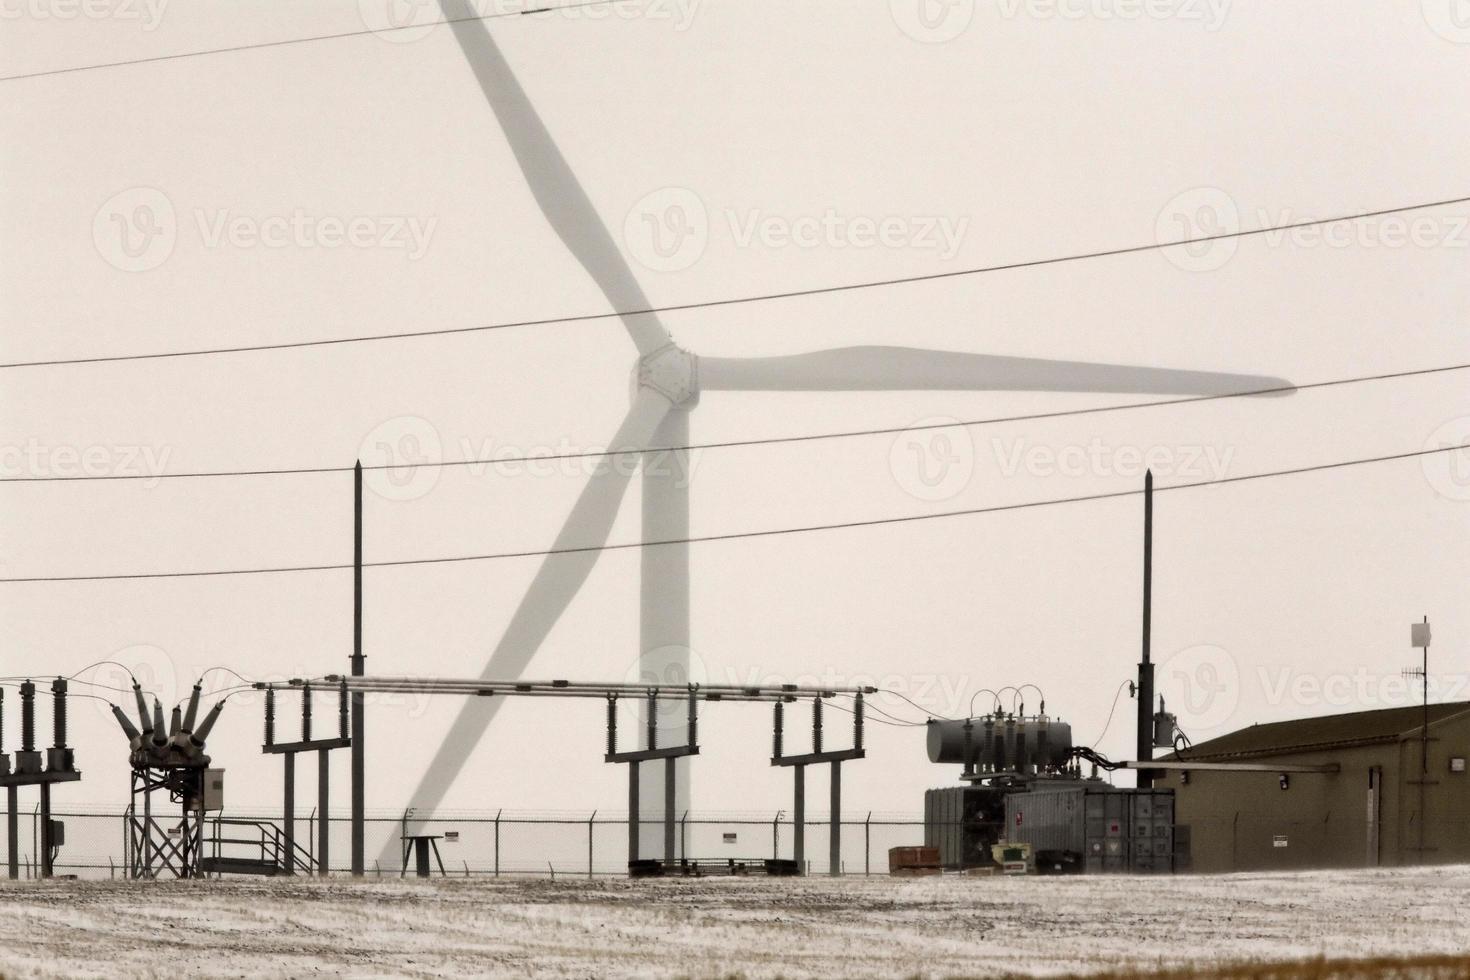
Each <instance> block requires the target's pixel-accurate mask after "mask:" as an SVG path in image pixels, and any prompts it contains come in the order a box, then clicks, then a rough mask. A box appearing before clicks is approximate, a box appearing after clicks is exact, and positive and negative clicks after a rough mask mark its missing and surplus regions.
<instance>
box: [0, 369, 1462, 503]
mask: <svg viewBox="0 0 1470 980" xmlns="http://www.w3.org/2000/svg"><path fill="white" fill-rule="evenodd" d="M1465 370H1470V364H1449V365H1444V366H1442V367H1432V368H1419V369H1416V370H1412V371H1392V372H1388V373H1384V374H1367V375H1358V376H1356V377H1351V378H1334V379H1332V380H1329V381H1313V382H1311V383H1308V384H1299V385H1279V386H1277V387H1274V388H1254V389H1251V390H1249V391H1232V392H1225V393H1223V394H1213V395H1186V396H1184V397H1182V398H1165V399H1158V400H1154V401H1145V402H1125V403H1123V404H1121V405H1094V406H1092V407H1090V408H1072V409H1060V410H1057V411H1053V412H1031V413H1027V414H1025V415H998V416H992V417H990V418H983V419H969V420H968V421H960V420H955V421H953V422H929V423H925V424H923V425H900V426H892V427H888V428H876V429H846V430H842V431H838V432H814V433H807V434H805V435H798V436H768V437H765V438H760V439H729V440H723V441H719V442H696V443H687V444H685V445H680V446H653V447H648V448H645V449H623V450H619V449H598V450H586V451H583V452H572V453H541V454H538V455H524V456H495V457H477V458H474V459H451V460H427V461H425V462H422V463H370V464H368V465H366V466H364V467H363V470H364V471H371V470H407V469H418V468H419V467H423V468H425V469H442V468H448V467H459V466H511V465H519V464H522V463H548V462H556V461H558V460H575V459H601V458H605V457H609V456H650V455H656V454H658V453H667V452H696V451H699V450H704V449H738V448H744V447H748V446H771V445H778V444H782V443H801V442H816V441H819V440H828V439H853V438H858V437H861V436H881V435H895V434H897V433H901V432H927V431H930V430H933V429H956V428H968V427H971V426H980V425H1000V424H1002V423H1007V422H1036V421H1041V420H1045V419H1056V418H1069V417H1072V416H1078V415H1100V414H1102V413H1104V412H1124V411H1131V410H1133V409H1139V408H1162V407H1164V406H1168V405H1189V404H1193V403H1195V402H1209V401H1221V400H1224V399H1229V398H1248V397H1250V396H1253V395H1279V394H1283V393H1286V392H1292V391H1313V390H1316V389H1318V388H1334V387H1339V386H1342V385H1350V384H1361V383H1363V382H1366V381H1390V380H1393V379H1396V378H1414V377H1423V376H1425V375H1430V374H1444V373H1446V372H1450V371H1465ZM353 469H354V467H352V466H294V467H292V466H286V467H275V468H264V469H236V470H194V471H189V472H182V473H98V474H85V473H84V474H80V475H77V476H6V477H0V483H93V482H98V481H117V480H148V481H157V480H186V479H203V478H209V477H247V476H303V475H310V474H320V473H351V472H352V471H353Z"/></svg>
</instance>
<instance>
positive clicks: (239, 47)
mask: <svg viewBox="0 0 1470 980" xmlns="http://www.w3.org/2000/svg"><path fill="white" fill-rule="evenodd" d="M612 2H614V0H584V2H581V3H565V4H556V5H548V4H541V5H539V6H536V7H533V8H530V9H526V10H502V11H499V12H497V13H492V14H477V15H475V16H472V17H451V18H443V19H440V20H434V21H425V22H424V23H422V24H412V23H410V24H402V25H398V26H393V27H377V28H367V29H365V30H360V31H338V32H336V33H335V34H313V35H311V36H309V37H291V38H284V39H282V40H279V41H259V42H256V43H254V44H235V45H231V46H230V47H226V48H205V49H203V50H200V51H180V52H178V53H177V54H160V55H155V56H153V57H151V58H129V59H128V60H126V61H101V62H97V63H95V64H90V65H74V66H72V67H70V68H51V69H47V70H46V71H32V72H26V73H24V74H20V75H0V82H18V81H21V80H22V79H26V78H47V77H49V76H51V75H74V74H76V73H77V72H84V71H97V70H98V69H102V68H124V67H127V66H129V65H151V64H157V63H159V62H163V61H178V60H180V59H183V58H202V57H204V56H206V55H214V54H234V53H235V52H238V51H257V50H260V49H262V48H284V47H288V46H290V45H294V44H310V43H312V42H313V41H337V40H341V39H342V38H349V37H364V36H366V35H369V34H396V33H398V32H400V31H416V30H422V29H423V28H432V27H439V26H440V25H443V24H458V23H461V22H463V21H469V20H499V19H500V18H502V17H523V16H525V15H527V14H549V13H556V12H558V11H562V10H578V9H580V8H582V7H600V6H603V5H605V4H608V3H612ZM391 5H392V4H391V0H390V2H389V3H388V4H386V5H385V6H391Z"/></svg>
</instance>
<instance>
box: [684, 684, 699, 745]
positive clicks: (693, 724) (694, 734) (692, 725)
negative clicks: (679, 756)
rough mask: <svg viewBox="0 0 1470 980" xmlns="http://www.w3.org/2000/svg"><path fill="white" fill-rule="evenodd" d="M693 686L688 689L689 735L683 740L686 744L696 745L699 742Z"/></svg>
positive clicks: (697, 715) (697, 717)
mask: <svg viewBox="0 0 1470 980" xmlns="http://www.w3.org/2000/svg"><path fill="white" fill-rule="evenodd" d="M696 704H697V702H696V701H695V698H694V688H692V687H691V688H690V689H689V737H688V738H687V739H685V740H684V744H686V745H697V744H698V743H699V711H698V710H697V709H696V707H695V705H696Z"/></svg>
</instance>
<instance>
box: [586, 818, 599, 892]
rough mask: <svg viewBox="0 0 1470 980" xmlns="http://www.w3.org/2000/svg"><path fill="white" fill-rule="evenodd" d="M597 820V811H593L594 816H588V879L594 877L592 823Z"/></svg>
mask: <svg viewBox="0 0 1470 980" xmlns="http://www.w3.org/2000/svg"><path fill="white" fill-rule="evenodd" d="M596 820H597V811H596V810H593V811H592V816H590V817H588V818H587V879H588V880H589V881H590V880H591V879H592V825H593V823H595V822H596Z"/></svg>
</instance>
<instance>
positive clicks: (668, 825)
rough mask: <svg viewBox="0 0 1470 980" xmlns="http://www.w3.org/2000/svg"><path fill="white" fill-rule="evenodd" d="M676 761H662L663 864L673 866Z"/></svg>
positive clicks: (675, 857) (676, 781) (674, 857)
mask: <svg viewBox="0 0 1470 980" xmlns="http://www.w3.org/2000/svg"><path fill="white" fill-rule="evenodd" d="M676 762H678V760H677V759H672V758H670V759H665V760H664V863H665V864H673V863H674V861H675V860H676V859H677V857H678V855H677V854H676V852H675V851H674V812H675V811H674V790H675V788H676V787H677V786H678V779H677V776H676V775H675V763H676Z"/></svg>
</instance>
